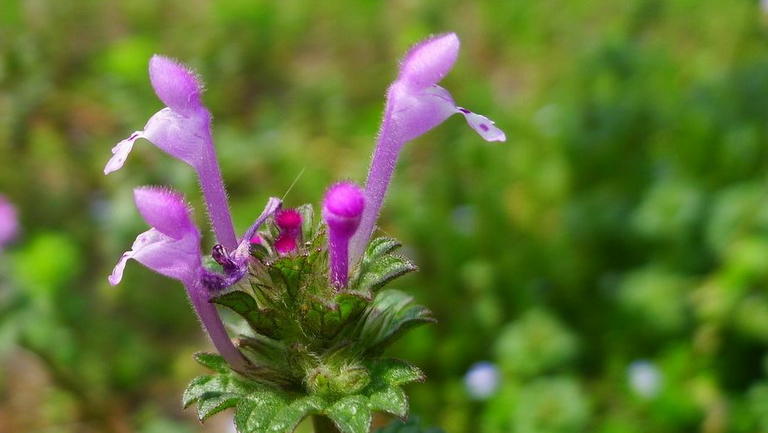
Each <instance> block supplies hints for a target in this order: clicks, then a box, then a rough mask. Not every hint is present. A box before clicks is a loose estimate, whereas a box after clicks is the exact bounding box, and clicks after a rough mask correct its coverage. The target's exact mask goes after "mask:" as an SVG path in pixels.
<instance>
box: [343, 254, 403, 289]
mask: <svg viewBox="0 0 768 433" xmlns="http://www.w3.org/2000/svg"><path fill="white" fill-rule="evenodd" d="M417 269H418V268H417V267H416V265H414V264H413V263H411V261H410V260H408V259H406V258H405V257H403V256H399V255H396V254H387V255H384V256H382V257H379V258H376V259H375V260H373V261H372V262H370V263H369V264H365V265H364V266H363V268H362V269H361V270H360V276H359V278H358V280H357V282H356V283H357V284H356V285H355V286H354V290H355V291H356V292H359V293H369V292H374V291H376V290H377V289H379V288H381V287H382V286H384V285H385V284H387V283H388V282H390V281H392V280H394V279H395V278H397V277H400V276H402V275H405V274H407V273H408V272H412V271H415V270H417Z"/></svg>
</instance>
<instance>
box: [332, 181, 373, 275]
mask: <svg viewBox="0 0 768 433" xmlns="http://www.w3.org/2000/svg"><path fill="white" fill-rule="evenodd" d="M364 208H365V196H364V194H363V190H362V189H360V187H359V186H357V185H355V184H353V183H348V182H339V183H337V184H335V185H333V186H331V187H330V188H329V189H328V192H326V193H325V199H324V200H323V220H324V221H325V224H326V225H327V226H328V254H329V266H330V273H329V276H328V279H329V281H330V282H331V283H332V284H334V285H336V286H337V287H345V286H346V285H347V280H348V279H349V271H348V270H349V240H350V239H351V238H352V235H354V234H355V231H356V230H357V228H358V227H359V226H360V217H361V216H362V214H363V209H364Z"/></svg>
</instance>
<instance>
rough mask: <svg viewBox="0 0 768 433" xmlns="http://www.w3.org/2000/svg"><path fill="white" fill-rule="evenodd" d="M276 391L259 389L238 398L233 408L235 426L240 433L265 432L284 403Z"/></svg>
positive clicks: (283, 399)
mask: <svg viewBox="0 0 768 433" xmlns="http://www.w3.org/2000/svg"><path fill="white" fill-rule="evenodd" d="M285 401H286V399H285V397H284V396H282V395H280V393H278V392H277V391H272V390H268V389H260V390H258V391H257V392H254V393H252V394H250V395H248V396H247V397H245V398H243V399H242V400H240V403H238V405H237V407H236V408H235V427H237V431H238V432H240V433H257V432H266V431H267V430H268V428H269V424H270V421H271V420H272V418H273V417H274V416H275V414H276V413H277V412H278V411H279V410H280V408H282V407H283V406H284V405H285Z"/></svg>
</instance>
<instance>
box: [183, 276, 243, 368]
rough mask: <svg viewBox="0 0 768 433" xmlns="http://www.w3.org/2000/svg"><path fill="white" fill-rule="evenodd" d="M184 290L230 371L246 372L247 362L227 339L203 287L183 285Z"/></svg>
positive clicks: (200, 285)
mask: <svg viewBox="0 0 768 433" xmlns="http://www.w3.org/2000/svg"><path fill="white" fill-rule="evenodd" d="M184 288H185V289H186V290H187V295H189V299H190V301H192V306H193V307H194V308H195V313H197V318H198V319H200V322H201V323H202V324H203V328H204V329H205V332H206V333H207V334H208V337H209V338H210V339H211V342H212V343H213V346H214V347H215V348H216V350H217V351H218V352H219V354H221V356H222V357H223V358H224V359H225V360H226V361H227V363H229V365H230V366H231V367H232V369H234V370H235V371H237V372H240V373H243V372H246V371H247V370H248V368H247V367H248V361H247V360H246V359H245V357H244V356H243V354H242V353H240V351H239V350H237V348H236V347H235V345H234V344H232V340H230V339H229V335H228V334H227V330H226V329H224V323H222V321H221V318H220V317H219V312H218V311H216V306H215V305H213V304H211V303H210V302H209V295H208V292H207V290H206V289H205V287H203V286H202V284H200V283H199V282H196V283H192V284H188V283H185V284H184Z"/></svg>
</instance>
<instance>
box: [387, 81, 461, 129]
mask: <svg viewBox="0 0 768 433" xmlns="http://www.w3.org/2000/svg"><path fill="white" fill-rule="evenodd" d="M390 102H391V103H392V114H391V117H392V121H394V127H395V128H396V131H397V134H398V135H399V136H400V137H401V139H402V140H403V141H410V140H413V139H414V138H416V137H418V136H420V135H423V134H426V133H427V132H428V131H429V130H431V129H432V128H434V127H436V126H438V125H440V124H441V123H443V122H444V121H445V119H447V118H449V117H451V116H452V115H453V114H455V113H456V104H455V103H454V102H453V98H452V97H451V94H450V93H448V91H447V90H445V89H444V88H442V87H440V86H437V85H434V86H429V87H427V88H425V89H423V90H419V91H417V92H413V91H412V89H411V88H408V87H405V86H401V85H398V84H395V85H393V86H392V88H391V89H390Z"/></svg>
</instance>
